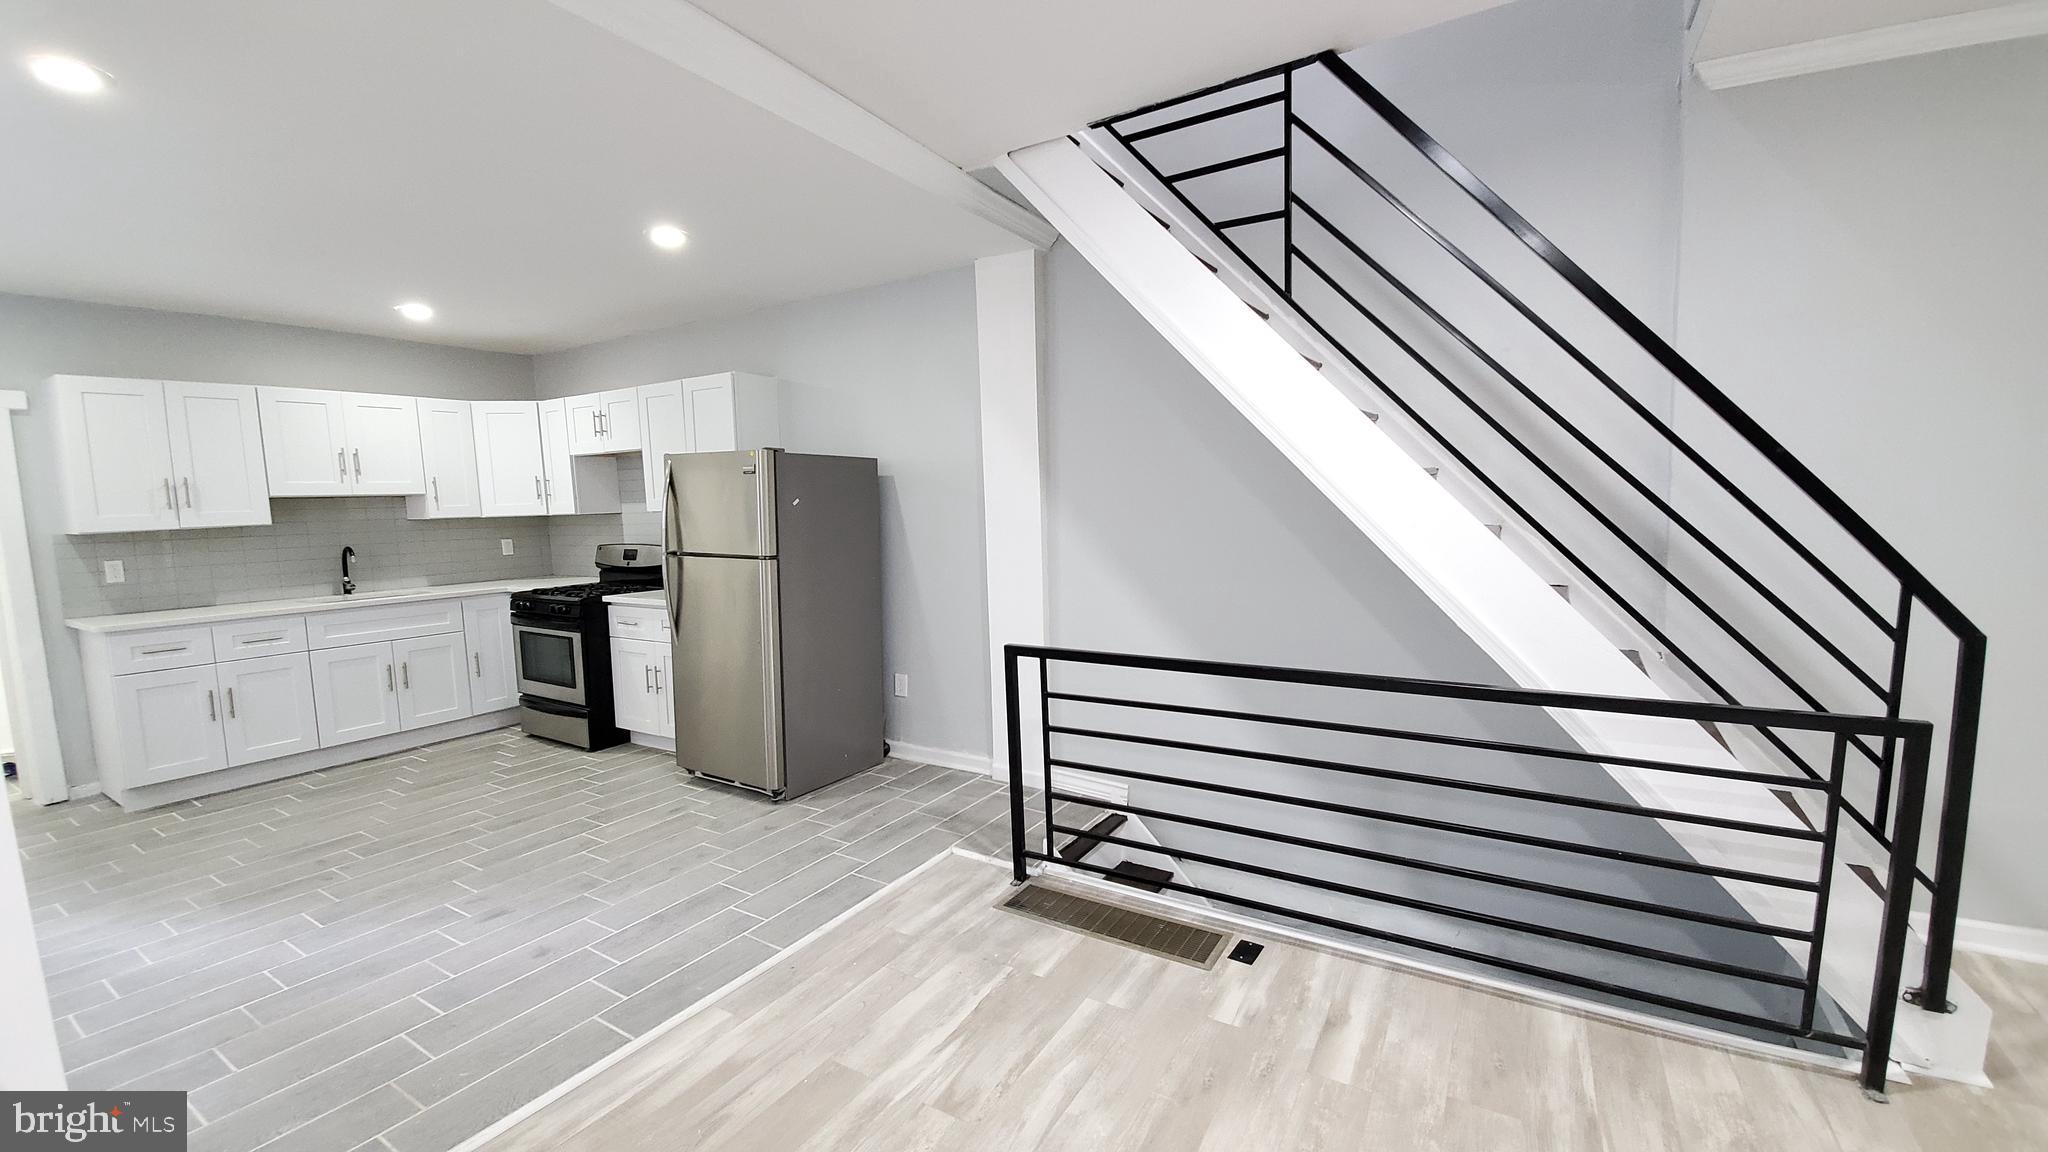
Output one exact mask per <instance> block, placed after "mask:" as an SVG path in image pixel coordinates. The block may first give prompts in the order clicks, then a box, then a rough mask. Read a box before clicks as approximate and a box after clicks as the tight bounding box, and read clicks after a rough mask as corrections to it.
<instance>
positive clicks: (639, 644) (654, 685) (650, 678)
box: [612, 638, 676, 736]
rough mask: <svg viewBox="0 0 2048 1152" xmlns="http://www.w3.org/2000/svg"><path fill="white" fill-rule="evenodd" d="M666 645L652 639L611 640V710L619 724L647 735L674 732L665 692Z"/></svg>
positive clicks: (672, 713)
mask: <svg viewBox="0 0 2048 1152" xmlns="http://www.w3.org/2000/svg"><path fill="white" fill-rule="evenodd" d="M668 662H669V648H668V645H666V644H660V643H656V642H655V641H652V640H621V639H617V638H614V639H613V640H612V712H613V715H614V717H615V718H616V720H617V722H618V725H619V727H621V728H623V729H625V730H626V731H628V732H642V733H646V734H647V735H650V736H674V735H675V734H676V710H675V706H674V703H673V702H672V700H671V698H670V697H669V693H668V687H669V684H668V672H669V668H668Z"/></svg>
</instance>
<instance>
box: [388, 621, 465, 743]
mask: <svg viewBox="0 0 2048 1152" xmlns="http://www.w3.org/2000/svg"><path fill="white" fill-rule="evenodd" d="M391 658H392V659H394V660H396V661H398V725H399V727H400V728H402V729H404V730H405V731H407V732H410V731H412V730H413V729H415V728H425V727H427V726H428V725H430V724H446V723H447V722H448V721H450V720H460V719H462V718H464V717H466V716H468V715H470V707H469V676H470V671H469V646H468V645H467V644H465V643H464V642H463V639H462V633H460V632H449V633H445V634H443V635H440V636H421V637H418V638H416V639H412V640H394V641H392V643H391Z"/></svg>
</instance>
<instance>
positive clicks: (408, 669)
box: [398, 660, 412, 688]
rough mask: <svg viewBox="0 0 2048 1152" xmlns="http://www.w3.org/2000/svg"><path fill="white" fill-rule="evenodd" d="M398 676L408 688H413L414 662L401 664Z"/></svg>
mask: <svg viewBox="0 0 2048 1152" xmlns="http://www.w3.org/2000/svg"><path fill="white" fill-rule="evenodd" d="M398 675H399V679H400V680H401V681H402V682H403V683H404V684H405V686H406V687H407V688H410V687H412V661H410V660H406V661H404V662H402V663H400V664H399V665H398Z"/></svg>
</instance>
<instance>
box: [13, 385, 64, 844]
mask: <svg viewBox="0 0 2048 1152" xmlns="http://www.w3.org/2000/svg"><path fill="white" fill-rule="evenodd" d="M27 409H28V396H27V395H26V394H24V393H21V392H0V660H5V661H7V669H6V674H5V675H4V676H0V681H4V686H0V691H4V692H6V697H5V699H4V700H0V705H4V706H5V707H6V708H7V712H8V718H9V719H10V720H11V721H12V728H13V736H14V739H13V741H12V743H13V745H14V748H13V751H14V761H15V764H16V765H17V767H18V768H19V770H20V773H21V784H22V789H23V791H25V792H27V793H28V794H29V797H30V798H31V799H33V800H34V801H35V802H36V803H38V804H55V803H57V802H58V801H59V800H68V799H70V798H71V792H70V789H69V786H68V785H67V784H66V783H65V779H64V758H63V754H62V752H61V751H60V750H59V749H58V747H57V710H56V705H55V703H54V702H53V701H52V700H51V697H50V676H49V664H48V661H47V660H46V659H45V657H44V655H43V631H42V623H41V621H40V619H39V618H38V616H37V613H36V585H35V574H34V573H33V572H32V571H30V569H29V556H30V552H29V548H28V522H27V519H26V517H25V516H24V514H23V511H22V491H21V468H20V462H19V460H17V459H16V455H15V451H14V414H15V413H17V412H24V411H27Z"/></svg>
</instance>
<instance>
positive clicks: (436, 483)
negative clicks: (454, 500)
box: [428, 476, 441, 508]
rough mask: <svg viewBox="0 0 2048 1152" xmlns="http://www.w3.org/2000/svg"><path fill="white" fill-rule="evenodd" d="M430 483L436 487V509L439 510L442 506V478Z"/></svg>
mask: <svg viewBox="0 0 2048 1152" xmlns="http://www.w3.org/2000/svg"><path fill="white" fill-rule="evenodd" d="M428 483H430V484H432V485H433V486H434V507H436V508H439V507H440V506H441V478H440V477H439V476H436V477H434V478H433V479H432V480H430V481H428Z"/></svg>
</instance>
